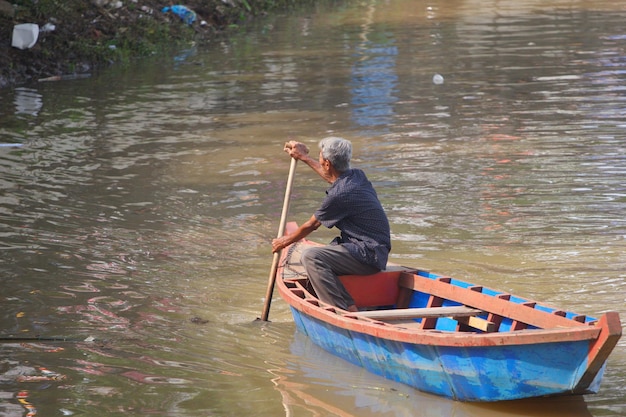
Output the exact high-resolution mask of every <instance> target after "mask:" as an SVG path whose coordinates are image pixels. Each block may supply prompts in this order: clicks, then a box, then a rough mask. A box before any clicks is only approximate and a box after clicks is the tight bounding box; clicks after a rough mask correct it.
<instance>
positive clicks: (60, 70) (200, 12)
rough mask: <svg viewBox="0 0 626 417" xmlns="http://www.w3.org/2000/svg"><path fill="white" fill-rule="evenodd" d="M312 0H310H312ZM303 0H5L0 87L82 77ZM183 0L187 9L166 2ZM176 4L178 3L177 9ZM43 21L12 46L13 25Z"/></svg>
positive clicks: (221, 32) (0, 0)
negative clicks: (27, 41) (29, 43)
mask: <svg viewBox="0 0 626 417" xmlns="http://www.w3.org/2000/svg"><path fill="white" fill-rule="evenodd" d="M312 2H313V0H311V1H310V3H312ZM305 3H307V1H306V0H305V1H302V0H279V1H269V0H189V1H185V2H184V3H183V2H181V3H173V2H171V1H158V0H122V1H114V0H38V1H37V2H33V1H31V0H21V1H13V2H10V1H7V0H0V88H7V87H14V86H19V85H23V84H29V83H32V82H38V81H39V80H43V79H54V78H59V77H68V78H69V77H80V76H86V75H87V74H92V73H95V72H97V71H98V70H100V69H102V68H106V67H108V66H111V65H124V64H127V63H128V62H130V61H131V60H133V59H136V58H137V57H142V56H149V55H155V54H160V53H163V52H165V51H167V50H170V49H171V48H172V46H176V45H182V44H185V43H189V42H197V43H202V42H210V41H211V40H212V39H215V38H217V37H219V36H227V34H228V31H230V30H241V28H242V27H245V25H246V24H248V23H249V22H251V21H252V20H253V19H255V18H257V17H259V16H262V15H265V14H267V13H271V12H278V11H282V10H286V9H288V8H290V7H294V6H297V5H302V4H305ZM172 5H183V6H185V7H186V8H187V9H188V10H191V11H192V12H193V13H192V14H190V15H189V14H188V15H186V16H182V17H181V15H180V14H179V13H177V12H174V11H173V10H172V9H169V10H167V11H164V10H163V9H164V8H165V7H170V6H172ZM177 11H178V10H177ZM23 23H33V24H36V25H37V26H38V27H39V29H40V30H39V34H38V38H37V41H36V43H35V45H34V46H33V47H31V48H27V49H19V48H16V47H12V46H11V44H12V37H13V28H14V26H15V25H18V24H23Z"/></svg>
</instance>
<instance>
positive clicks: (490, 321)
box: [277, 223, 622, 402]
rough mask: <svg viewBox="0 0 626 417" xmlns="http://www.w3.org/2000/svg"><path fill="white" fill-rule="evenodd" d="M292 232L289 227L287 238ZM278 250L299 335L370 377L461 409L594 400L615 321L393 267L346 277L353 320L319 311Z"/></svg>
mask: <svg viewBox="0 0 626 417" xmlns="http://www.w3.org/2000/svg"><path fill="white" fill-rule="evenodd" d="M296 228H297V225H296V224H295V223H289V224H288V225H287V229H286V233H290V232H292V231H293V230H295V229H296ZM310 245H316V243H313V242H311V241H308V240H306V239H304V240H302V241H300V242H297V243H295V244H293V245H291V246H289V247H288V248H285V249H284V250H283V251H282V254H281V259H280V264H279V268H278V275H277V276H278V279H277V287H278V291H279V293H280V295H281V297H282V298H283V299H284V300H285V301H286V302H287V303H288V304H289V306H290V308H291V311H292V314H293V318H294V321H295V324H296V326H297V328H298V330H299V331H301V332H302V333H304V334H306V335H307V336H308V337H309V338H311V340H312V341H313V342H314V343H315V344H317V345H319V346H321V347H322V348H324V349H325V350H327V351H329V352H331V353H333V354H335V355H337V356H339V357H341V358H343V359H345V360H347V361H349V362H351V363H353V364H356V365H359V366H362V367H364V368H365V369H367V370H369V371H370V372H373V373H375V374H378V375H381V376H384V377H386V378H389V379H391V380H394V381H398V382H402V383H405V384H408V385H410V386H412V387H414V388H416V389H418V390H420V391H424V392H429V393H432V394H436V395H440V396H444V397H447V398H452V399H455V400H459V401H483V402H486V401H504V400H513V399H522V398H532V397H542V396H554V395H579V394H589V393H596V392H597V391H598V389H599V386H600V381H601V379H602V376H603V373H604V370H605V367H606V361H607V358H608V356H609V354H610V353H611V351H612V350H613V348H614V347H615V345H616V344H617V341H618V340H619V338H620V337H621V334H622V326H621V323H620V318H619V315H618V313H616V312H608V313H605V314H603V315H602V316H601V317H599V318H598V319H596V318H593V317H588V316H585V315H580V314H576V313H573V312H570V311H566V310H561V309H557V308H554V307H550V306H547V305H545V304H541V303H538V302H536V301H532V300H528V299H525V298H522V297H517V296H514V295H511V294H507V293H503V292H500V291H495V290H493V289H490V288H485V287H482V286H477V285H473V284H470V283H467V282H464V281H460V280H458V279H454V278H451V277H446V276H440V275H436V274H433V273H431V272H428V271H423V270H419V269H413V268H408V267H401V266H392V265H390V266H389V267H388V269H387V270H385V271H381V272H380V273H377V274H374V275H368V276H343V277H341V280H342V282H343V284H344V285H345V287H346V289H347V290H348V291H349V292H350V294H351V295H352V296H353V298H354V300H355V302H356V305H357V307H359V310H361V311H359V312H356V313H351V312H347V311H345V310H341V309H338V308H336V307H333V306H330V305H328V304H325V303H323V302H321V301H320V300H319V299H317V298H316V296H315V294H314V293H313V291H312V290H311V289H310V286H309V285H308V280H307V277H306V274H305V273H304V269H303V267H302V265H301V263H300V254H301V252H302V250H304V249H305V248H306V247H307V246H310Z"/></svg>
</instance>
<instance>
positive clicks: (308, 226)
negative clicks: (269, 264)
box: [272, 215, 322, 252]
mask: <svg viewBox="0 0 626 417" xmlns="http://www.w3.org/2000/svg"><path fill="white" fill-rule="evenodd" d="M321 225H322V223H320V221H319V220H317V219H316V218H315V215H313V216H311V218H310V219H309V220H307V221H306V222H305V223H303V224H302V225H301V226H300V227H298V230H296V231H295V232H293V233H292V234H290V235H288V236H281V237H279V238H276V239H274V240H272V252H278V251H279V250H281V249H282V248H284V247H287V246H289V245H291V244H292V243H294V242H297V241H299V240H300V239H303V238H305V237H307V236H308V235H310V234H311V232H314V231H315V230H317V229H318V228H319V227H320V226H321Z"/></svg>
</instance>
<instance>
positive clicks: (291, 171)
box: [261, 158, 298, 321]
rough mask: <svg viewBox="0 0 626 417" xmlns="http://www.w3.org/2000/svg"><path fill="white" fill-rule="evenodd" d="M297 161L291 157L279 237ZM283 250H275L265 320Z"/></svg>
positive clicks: (265, 319) (283, 230) (282, 229)
mask: <svg viewBox="0 0 626 417" xmlns="http://www.w3.org/2000/svg"><path fill="white" fill-rule="evenodd" d="M297 163H298V160H297V159H295V158H291V166H290V167H289V177H288V178H287V188H286V189H285V201H284V202H283V213H282V215H281V216H280V224H279V225H278V236H277V237H281V236H282V235H284V234H285V224H287V213H288V212H289V200H290V199H291V186H292V184H293V177H294V175H295V173H296V164H297ZM281 251H282V250H279V251H278V252H275V253H274V259H273V260H272V268H271V269H270V276H269V280H268V282H267V292H266V294H265V305H264V306H263V314H262V315H261V320H263V321H267V317H268V316H269V315H270V304H271V303H272V294H273V293H274V283H275V282H276V272H277V271H278V261H279V260H280V253H281Z"/></svg>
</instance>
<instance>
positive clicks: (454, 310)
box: [350, 306, 483, 320]
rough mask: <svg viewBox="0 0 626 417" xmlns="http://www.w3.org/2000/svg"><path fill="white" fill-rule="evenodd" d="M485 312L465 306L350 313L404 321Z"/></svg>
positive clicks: (465, 315)
mask: <svg viewBox="0 0 626 417" xmlns="http://www.w3.org/2000/svg"><path fill="white" fill-rule="evenodd" d="M482 313H483V311H482V310H479V309H476V308H470V307H465V306H451V307H424V308H400V309H393V310H373V311H359V312H356V313H350V315H355V316H357V317H367V318H370V319H374V320H404V319H415V318H437V317H469V316H477V315H479V314H482Z"/></svg>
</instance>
